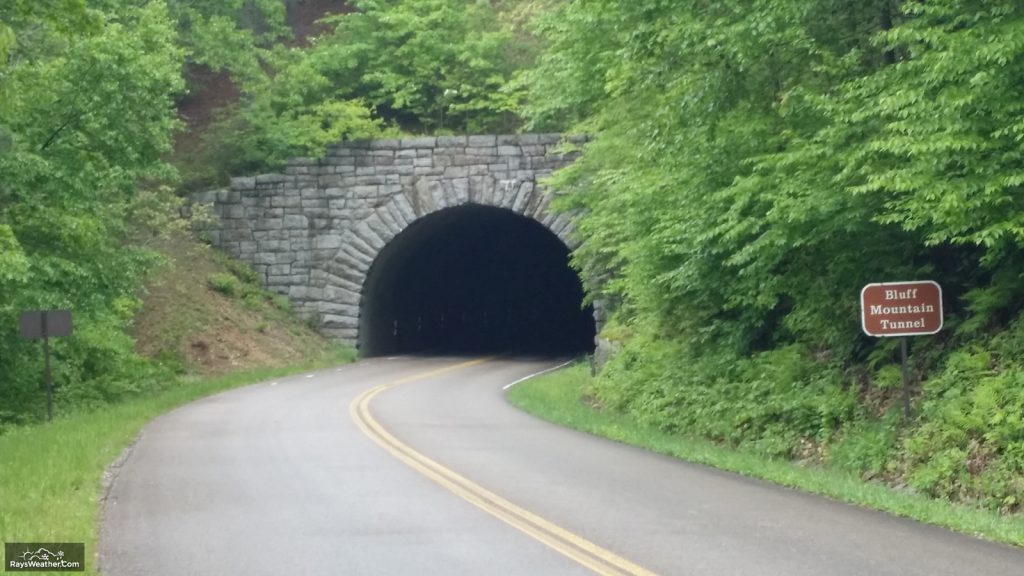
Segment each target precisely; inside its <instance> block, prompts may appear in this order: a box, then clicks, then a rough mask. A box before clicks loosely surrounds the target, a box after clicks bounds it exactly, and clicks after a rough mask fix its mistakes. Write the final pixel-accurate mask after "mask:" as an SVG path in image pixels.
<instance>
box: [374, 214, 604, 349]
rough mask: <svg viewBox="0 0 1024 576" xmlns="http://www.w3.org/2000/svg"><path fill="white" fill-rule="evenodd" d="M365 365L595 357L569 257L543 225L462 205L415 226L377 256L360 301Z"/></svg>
mask: <svg viewBox="0 0 1024 576" xmlns="http://www.w3.org/2000/svg"><path fill="white" fill-rule="evenodd" d="M362 294H363V296H362V302H361V304H360V320H359V348H360V353H361V354H362V355H363V356H367V357H368V356H381V355H388V354H404V353H499V352H507V353H527V354H572V353H581V352H590V351H592V350H593V342H594V331H595V324H594V316H593V310H592V309H591V308H590V307H589V306H588V307H583V306H582V301H583V290H582V287H581V285H580V281H579V277H578V276H577V275H576V273H575V272H574V271H573V270H572V269H571V268H570V267H569V250H568V248H567V247H566V246H565V245H564V244H563V243H562V241H561V240H560V239H559V238H558V237H557V236H555V235H554V234H553V233H552V232H551V231H549V230H548V229H547V228H546V227H544V225H542V224H540V223H539V222H537V221H535V220H533V219H531V218H527V217H525V216H520V215H519V214H516V213H515V212H513V211H511V210H507V209H503V208H495V207H490V206H481V205H474V204H468V205H462V206H457V207H453V208H446V209H443V210H440V211H437V212H434V213H432V214H430V215H427V216H424V217H422V218H420V219H418V220H417V221H416V222H413V223H412V224H410V225H409V226H408V228H406V229H405V230H404V231H403V232H401V233H400V234H398V235H397V236H395V238H394V239H392V240H391V242H389V243H388V244H387V246H385V247H384V248H383V250H381V252H380V254H379V255H378V256H377V258H376V260H375V261H374V263H373V265H372V267H371V268H370V271H369V274H368V276H367V278H366V282H365V284H364V286H363V291H362Z"/></svg>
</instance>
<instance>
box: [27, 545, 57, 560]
mask: <svg viewBox="0 0 1024 576" xmlns="http://www.w3.org/2000/svg"><path fill="white" fill-rule="evenodd" d="M63 559H64V551H63V550H61V551H59V552H56V553H54V552H50V551H49V550H47V549H46V548H40V549H38V550H36V551H35V552H33V551H31V550H27V551H26V552H25V553H24V554H22V555H21V560H22V562H60V561H61V560H63Z"/></svg>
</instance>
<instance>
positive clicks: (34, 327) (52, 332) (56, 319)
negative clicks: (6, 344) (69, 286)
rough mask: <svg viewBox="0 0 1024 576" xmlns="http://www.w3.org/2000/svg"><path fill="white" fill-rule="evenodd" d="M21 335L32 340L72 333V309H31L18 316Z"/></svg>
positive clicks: (61, 336) (60, 336)
mask: <svg viewBox="0 0 1024 576" xmlns="http://www.w3.org/2000/svg"><path fill="white" fill-rule="evenodd" d="M18 321H19V323H20V324H21V336H22V337H23V338H28V339H30V340H38V339H40V338H63V337H65V336H70V335H71V330H72V326H71V311H70V310H31V311H29V312H22V313H21V317H20V318H18Z"/></svg>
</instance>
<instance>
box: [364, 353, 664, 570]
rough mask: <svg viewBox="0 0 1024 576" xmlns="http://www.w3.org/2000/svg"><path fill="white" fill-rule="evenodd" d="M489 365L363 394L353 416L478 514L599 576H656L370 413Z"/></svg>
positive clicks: (394, 452)
mask: <svg viewBox="0 0 1024 576" xmlns="http://www.w3.org/2000/svg"><path fill="white" fill-rule="evenodd" d="M487 360H488V359H486V358H484V359H480V360H471V361H469V362H462V363H459V364H454V365H451V366H446V367H444V368H439V369H436V370H431V371H429V372H423V373H420V374H415V375H413V376H408V377H406V378H402V379H400V380H395V381H394V382H390V383H388V384H382V385H380V386H376V387H374V388H371V389H369V390H367V391H366V392H363V393H362V394H360V395H359V396H358V397H357V398H356V399H355V400H353V401H352V405H351V407H350V408H351V412H352V418H353V419H354V420H355V422H356V424H357V425H358V426H359V429H360V430H362V431H363V433H364V434H366V435H367V436H369V437H370V438H371V439H372V440H373V441H374V442H376V443H377V444H379V445H380V446H381V447H382V448H384V449H385V450H387V451H388V452H389V453H390V454H391V455H392V456H394V457H395V458H397V459H399V460H401V461H402V462H404V463H405V464H407V465H408V466H409V467H410V468H412V469H414V470H416V471H417V472H419V473H420V474H423V475H424V476H426V477H427V478H429V479H431V480H433V481H434V482H436V483H437V484H439V485H441V486H443V487H444V488H446V489H447V490H448V491H450V492H452V493H453V494H455V495H457V496H459V497H460V498H462V499H463V500H466V501H467V502H469V503H470V504H473V505H474V506H476V507H477V508H479V509H481V510H483V511H484V512H487V513H488V514H490V515H492V516H494V517H495V518H498V519H499V520H501V521H503V522H505V523H506V524H508V525H509V526H512V527H513V528H516V529H517V530H519V531H521V532H523V533H524V534H526V535H528V536H530V537H531V538H533V539H535V540H537V541H539V542H541V543H543V544H545V545H547V546H548V547H550V548H552V549H553V550H556V551H557V552H559V553H561V554H563V555H564V556H566V557H568V558H571V559H572V560H575V561H576V562H578V563H580V564H582V565H583V566H585V567H587V568H589V569H590V570H592V571H594V572H595V573H597V574H602V575H607V576H630V575H633V576H654V573H653V572H651V571H649V570H647V569H645V568H643V567H641V566H638V565H636V564H634V563H632V562H630V561H629V560H626V559H625V558H622V557H621V556H618V555H616V554H615V553H613V552H610V551H608V550H605V549H604V548H601V547H600V546H598V545H597V544H594V543H593V542H591V541H589V540H587V539H585V538H583V537H581V536H578V535H576V534H573V533H572V532H569V531H568V530H566V529H564V528H562V527H560V526H557V525H555V524H553V523H551V522H549V521H548V520H545V519H544V518H541V517H540V516H537V515H536V514H534V513H532V512H529V511H527V510H524V509H522V508H520V507H519V506H516V505H515V504H513V503H511V502H509V501H508V500H506V499H504V498H502V497H501V496H498V495H497V494H494V493H493V492H491V491H489V490H487V489H485V488H484V487H482V486H480V485H479V484H476V483H475V482H472V481H471V480H468V479H467V478H465V477H463V476H461V475H459V474H457V473H456V472H453V471H452V470H449V469H448V468H445V467H444V466H442V465H441V464H438V463H437V462H435V461H433V460H431V459H430V458H427V457H426V456H424V455H423V454H420V453H419V452H416V451H415V450H413V449H412V448H410V447H409V446H408V445H406V444H405V443H403V442H402V441H401V440H399V439H397V438H395V437H394V436H393V435H392V434H391V433H389V432H388V431H387V430H385V429H384V427H383V426H381V425H380V423H379V422H377V420H376V419H375V418H374V417H373V414H371V413H370V402H372V401H373V399H374V398H375V397H376V396H377V395H378V394H380V393H381V392H384V391H385V390H388V389H390V388H394V387H395V386H398V385H400V384H406V383H409V382H414V381H417V380H425V379H427V378H432V377H434V376H439V375H441V374H444V373H447V372H452V371H455V370H460V369H462V368H468V367H470V366H475V365H478V364H482V363H484V362H487Z"/></svg>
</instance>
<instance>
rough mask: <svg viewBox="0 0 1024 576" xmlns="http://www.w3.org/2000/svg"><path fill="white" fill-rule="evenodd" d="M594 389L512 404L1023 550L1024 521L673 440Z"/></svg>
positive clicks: (567, 387) (587, 379)
mask: <svg viewBox="0 0 1024 576" xmlns="http://www.w3.org/2000/svg"><path fill="white" fill-rule="evenodd" d="M591 386H592V379H591V376H590V374H589V372H588V369H587V367H586V366H583V365H577V366H573V367H571V368H568V369H565V370H561V371H558V372H554V373H552V374H548V375H545V376H542V377H539V378H535V379H532V380H528V381H526V382H523V383H522V384H519V385H518V386H517V387H515V388H513V389H512V390H511V391H510V392H509V400H510V401H511V402H512V404H514V405H515V406H518V407H519V408H521V409H523V410H525V411H526V412H529V413H531V414H533V415H535V416H538V417H540V418H543V419H545V420H548V421H551V422H554V423H556V424H561V425H563V426H567V427H569V428H575V429H577V430H581V431H584V432H589V433H591V434H595V435H597V436H603V437H605V438H609V439H612V440H617V441H619V442H623V443H626V444H632V445H634V446H639V447H642V448H646V449H648V450H651V451H653V452H658V453H660V454H666V455H669V456H674V457H676V458H679V459H682V460H686V461H688V462H694V463H697V464H704V465H707V466H711V467H714V468H718V469H721V470H727V471H730V472H735V473H737V474H741V475H743V476H750V477H753V478H760V479H763V480H767V481H769V482H773V483H776V484H780V485H783V486H788V487H791V488H795V489H797V490H802V491H806V492H812V493H815V494H820V495H822V496H826V497H828V498H832V499H834V500H839V501H842V502H848V503H850V504H855V505H858V506H862V507H865V508H872V509H875V510H881V511H885V512H888V513H890V514H894V515H896V516H903V517H906V518H912V519H914V520H918V521H920V522H926V523H929V524H935V525H937V526H943V527H946V528H949V529H952V530H955V531H957V532H962V533H965V534H970V535H973V536H978V537H981V538H985V539H988V540H994V541H997V542H1003V543H1006V544H1013V545H1016V546H1024V517H1021V516H1020V515H1017V516H1000V515H998V514H996V513H994V512H990V511H987V510H982V509H977V508H970V507H967V506H963V505H955V504H952V503H950V502H945V501H940V500H934V499H931V498H928V497H926V496H922V495H919V494H911V493H907V492H901V491H898V490H895V489H893V488H890V487H887V486H884V485H881V484H876V483H871V482H866V481H863V480H861V479H860V478H859V477H857V476H854V475H851V474H847V473H843V472H840V471H835V470H829V469H824V468H820V467H805V466H800V465H797V464H794V463H792V462H789V461H778V460H769V459H766V458H765V457H763V456H760V455H758V454H752V453H749V452H743V451H738V450H734V449H731V448H728V447H724V446H720V445H718V444H714V443H712V442H709V441H706V440H701V439H694V438H685V437H681V436H679V435H675V434H668V433H665V432H663V431H661V430H658V429H655V428H652V427H649V426H644V425H642V424H641V423H639V422H637V421H636V420H635V419H633V418H631V417H628V416H625V415H621V414H614V413H609V412H607V411H602V410H600V409H598V408H595V407H594V406H593V405H592V403H590V402H587V400H586V399H587V398H589V397H590V396H589V391H590V389H591Z"/></svg>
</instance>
